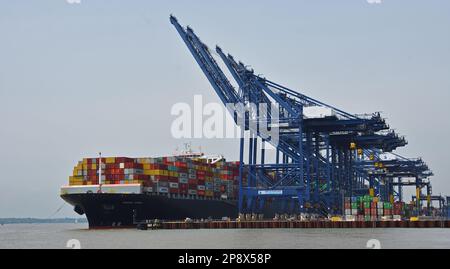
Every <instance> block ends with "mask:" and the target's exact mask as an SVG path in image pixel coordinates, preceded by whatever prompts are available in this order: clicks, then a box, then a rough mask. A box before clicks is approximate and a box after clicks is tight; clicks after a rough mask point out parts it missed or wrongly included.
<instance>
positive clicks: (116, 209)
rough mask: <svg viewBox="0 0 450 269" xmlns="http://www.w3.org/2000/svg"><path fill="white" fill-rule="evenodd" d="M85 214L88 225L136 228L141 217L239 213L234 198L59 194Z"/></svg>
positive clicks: (217, 217) (233, 215) (143, 218)
mask: <svg viewBox="0 0 450 269" xmlns="http://www.w3.org/2000/svg"><path fill="white" fill-rule="evenodd" d="M61 198H63V199H64V200H65V201H66V202H68V203H70V204H71V205H73V206H74V210H75V211H76V212H77V213H78V214H80V215H83V214H85V215H86V217H87V219H88V222H89V228H120V227H135V226H136V224H137V222H139V221H144V220H154V219H159V220H184V219H186V218H191V219H207V218H212V219H221V218H223V217H230V218H236V217H237V216H238V208H237V201H233V200H212V199H211V200H207V199H192V198H191V199H188V198H175V197H170V198H169V197H167V196H165V195H148V194H109V193H84V194H65V195H61Z"/></svg>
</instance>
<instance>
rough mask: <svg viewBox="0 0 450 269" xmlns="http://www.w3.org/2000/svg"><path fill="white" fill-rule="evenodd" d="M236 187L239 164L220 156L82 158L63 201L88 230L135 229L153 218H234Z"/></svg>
mask: <svg viewBox="0 0 450 269" xmlns="http://www.w3.org/2000/svg"><path fill="white" fill-rule="evenodd" d="M244 180H245V177H244ZM238 184H239V162H227V161H226V160H225V159H224V158H222V157H215V158H207V157H205V156H203V154H183V155H179V156H171V157H158V158H128V157H108V158H102V157H99V158H85V159H83V160H81V161H79V162H78V164H77V165H76V166H75V167H74V169H73V174H72V176H70V177H69V184H68V185H67V186H63V187H61V198H62V199H64V200H65V201H66V202H68V203H69V204H71V205H72V206H73V207H74V210H75V212H77V213H78V214H80V215H86V217H87V219H88V222H89V227H90V228H102V227H105V228H106V227H108V228H112V227H135V226H136V224H137V223H138V222H140V221H146V220H155V219H158V220H184V219H186V218H191V219H222V218H224V217H228V218H236V217H237V216H238V208H237V197H238V186H239V185H238Z"/></svg>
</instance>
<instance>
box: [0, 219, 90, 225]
mask: <svg viewBox="0 0 450 269" xmlns="http://www.w3.org/2000/svg"><path fill="white" fill-rule="evenodd" d="M46 223H87V219H86V218H57V219H41V218H0V225H6V224H46Z"/></svg>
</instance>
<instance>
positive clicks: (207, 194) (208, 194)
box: [205, 190, 214, 197]
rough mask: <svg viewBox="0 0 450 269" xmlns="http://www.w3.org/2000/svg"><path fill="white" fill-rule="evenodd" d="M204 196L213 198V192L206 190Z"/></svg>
mask: <svg viewBox="0 0 450 269" xmlns="http://www.w3.org/2000/svg"><path fill="white" fill-rule="evenodd" d="M205 196H206V197H213V196H214V192H213V191H210V190H206V191H205Z"/></svg>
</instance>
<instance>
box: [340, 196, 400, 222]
mask: <svg viewBox="0 0 450 269" xmlns="http://www.w3.org/2000/svg"><path fill="white" fill-rule="evenodd" d="M395 205H397V207H396V208H395V210H394V206H393V205H392V204H391V203H388V202H382V201H380V200H379V198H378V197H372V196H370V195H365V196H357V197H345V198H344V211H345V212H344V214H345V215H346V216H352V218H354V219H356V220H358V221H376V220H378V219H381V218H382V217H387V218H391V217H392V216H393V215H403V214H402V212H401V210H400V209H399V208H400V207H399V206H398V204H397V203H396V204H395Z"/></svg>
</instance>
